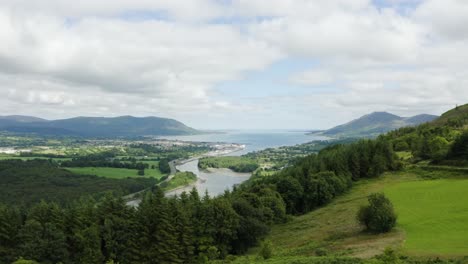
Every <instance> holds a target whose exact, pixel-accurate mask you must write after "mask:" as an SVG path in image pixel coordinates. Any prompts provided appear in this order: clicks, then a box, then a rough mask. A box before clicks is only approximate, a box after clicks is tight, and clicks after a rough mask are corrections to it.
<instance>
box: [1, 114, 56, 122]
mask: <svg viewBox="0 0 468 264" xmlns="http://www.w3.org/2000/svg"><path fill="white" fill-rule="evenodd" d="M0 120H1V121H3V120H9V121H12V122H21V123H31V122H46V121H47V120H45V119H42V118H39V117H34V116H22V115H9V116H0Z"/></svg>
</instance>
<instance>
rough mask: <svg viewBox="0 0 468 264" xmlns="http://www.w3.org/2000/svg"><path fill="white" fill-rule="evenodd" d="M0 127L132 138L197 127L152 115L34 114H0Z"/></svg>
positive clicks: (186, 131) (189, 131)
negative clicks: (54, 117) (48, 117)
mask: <svg viewBox="0 0 468 264" xmlns="http://www.w3.org/2000/svg"><path fill="white" fill-rule="evenodd" d="M0 130H3V131H8V132H14V133H34V134H39V135H63V136H84V137H136V136H150V135H151V136H153V135H154V136H156V135H189V134H197V133H199V131H198V130H196V129H194V128H191V127H188V126H186V125H185V124H183V123H182V122H179V121H177V120H175V119H170V118H162V117H156V116H146V117H134V116H128V115H127V116H117V117H86V116H80V117H73V118H65V119H57V120H46V119H42V118H38V117H34V116H19V115H11V116H0Z"/></svg>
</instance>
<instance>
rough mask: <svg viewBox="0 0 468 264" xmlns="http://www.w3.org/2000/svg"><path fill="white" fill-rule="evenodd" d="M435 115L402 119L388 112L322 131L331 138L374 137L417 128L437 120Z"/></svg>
mask: <svg viewBox="0 0 468 264" xmlns="http://www.w3.org/2000/svg"><path fill="white" fill-rule="evenodd" d="M436 118H437V116H434V115H427V114H422V115H417V116H412V117H400V116H397V115H394V114H390V113H387V112H374V113H371V114H368V115H365V116H362V117H360V118H358V119H355V120H352V121H350V122H348V123H346V124H343V125H339V126H336V127H334V128H331V129H328V130H325V131H322V132H321V134H323V135H326V136H331V137H373V136H377V135H379V134H382V133H385V132H388V131H391V130H394V129H397V128H401V127H406V126H416V125H419V124H422V123H426V122H430V121H432V120H434V119H436Z"/></svg>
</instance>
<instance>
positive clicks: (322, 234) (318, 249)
mask: <svg viewBox="0 0 468 264" xmlns="http://www.w3.org/2000/svg"><path fill="white" fill-rule="evenodd" d="M467 178H468V175H467V173H466V172H465V171H450V170H447V171H442V170H437V171H428V170H426V169H421V168H411V169H407V170H403V171H400V172H392V173H385V174H384V175H383V176H381V177H379V178H377V179H370V180H361V181H359V182H356V183H355V184H354V186H353V188H351V190H350V191H349V192H347V193H346V194H344V195H342V196H340V197H337V198H336V199H334V200H333V201H332V202H331V203H329V204H328V205H326V206H324V207H321V208H318V209H316V210H314V211H312V212H310V213H308V214H305V215H301V216H294V217H291V219H290V221H288V222H287V223H285V224H280V225H274V226H273V227H272V230H271V233H270V234H269V235H268V237H267V239H269V240H270V241H272V244H273V252H274V257H273V259H272V260H269V261H266V262H265V263H291V262H293V261H295V260H296V258H297V259H302V258H303V259H304V261H305V262H304V263H313V262H307V258H310V257H314V256H317V255H323V254H326V255H328V256H336V257H342V256H346V257H358V258H371V257H374V256H376V255H379V254H382V253H383V252H384V250H385V249H386V248H388V247H390V248H394V249H397V250H403V252H404V253H406V254H410V255H415V256H423V257H425V256H447V257H451V256H454V257H458V256H459V255H462V254H465V255H467V254H468V248H467V247H465V248H464V249H463V248H461V247H460V246H462V245H467V244H468V241H467V239H468V237H467V236H466V235H467V232H466V230H468V219H467V218H465V217H466V216H468V204H467V205H466V206H465V205H463V201H467V200H468V194H466V195H465V194H463V195H462V193H461V192H463V190H468V180H465V179H467ZM407 184H408V185H407ZM434 184H435V185H437V188H435V187H436V186H432V187H434V188H432V189H438V188H439V187H440V188H441V189H440V190H438V191H434V192H433V194H432V195H430V196H431V197H432V198H431V199H433V201H431V200H428V201H427V202H425V201H422V202H424V203H423V204H422V205H421V210H423V212H425V213H427V214H421V215H420V216H421V217H426V219H425V220H424V219H421V218H417V219H411V217H414V216H407V215H405V214H404V211H402V210H404V209H400V206H401V205H400V204H401V203H403V204H405V203H406V204H407V206H408V207H407V208H406V207H405V208H406V210H407V211H406V212H411V211H413V212H417V208H418V207H419V206H420V205H419V202H418V201H421V200H424V199H425V198H427V197H425V196H424V195H425V194H424V193H425V192H424V191H425V190H427V188H429V186H431V185H434ZM457 184H460V186H459V187H456V185H457ZM401 186H403V189H402V193H401V195H399V196H398V195H397V198H395V197H394V196H395V194H394V193H393V192H397V191H398V190H399V188H400V187H401ZM405 186H408V187H405ZM417 186H421V187H420V188H421V190H420V191H417V190H416V191H415V195H417V194H419V195H423V196H421V197H419V198H417V196H415V197H413V196H409V195H408V194H407V193H406V192H411V188H412V187H417ZM425 188H426V189H425ZM384 191H387V192H389V196H390V198H391V200H392V201H393V200H394V199H395V201H393V202H394V203H395V205H396V210H397V212H398V213H399V219H398V225H397V228H395V229H394V230H393V231H391V232H389V233H387V234H380V235H374V234H370V233H367V232H364V230H363V227H362V226H360V225H359V223H358V221H357V220H356V214H357V211H358V210H359V208H360V206H361V205H363V204H366V203H367V196H368V195H369V194H371V193H375V192H384ZM403 192H404V193H403ZM448 192H453V193H452V194H449V195H446V196H445V197H444V195H443V194H445V193H448ZM465 192H466V191H465ZM467 193H468V192H467ZM398 197H399V198H398ZM409 197H411V198H409ZM413 198H414V199H417V200H414V201H408V202H407V201H405V200H404V199H413ZM399 199H401V200H399ZM438 199H439V200H440V202H437V200H438ZM432 203H434V205H437V204H438V205H437V206H434V207H433V208H432V209H431V207H430V205H431V204H432ZM444 204H450V205H449V206H448V207H447V208H446V209H444V210H442V209H441V208H440V207H442V206H443V205H444ZM431 210H433V211H431ZM438 212H441V213H443V214H448V215H446V216H440V218H434V220H431V219H430V218H429V219H427V217H436V215H437V214H438ZM408 217H410V219H408ZM449 219H452V222H450V221H449ZM423 220H424V221H423ZM414 221H416V222H414ZM435 221H436V222H437V223H439V225H440V226H438V227H437V226H436V227H435V228H436V229H437V230H439V231H440V232H441V233H437V232H439V231H437V232H436V233H434V232H433V230H431V228H430V227H431V223H434V222H435ZM452 225H453V226H452ZM418 226H421V228H422V229H420V230H419V229H418ZM448 226H450V228H448ZM451 229H452V230H451ZM413 230H414V231H413ZM418 232H419V233H418ZM443 232H447V234H445V235H443V234H442V233H443ZM457 232H458V234H455V233H457ZM423 233H424V234H427V235H426V236H425V237H424V236H423V237H421V238H420V239H423V240H426V241H429V240H430V239H431V238H432V240H437V239H439V235H440V238H442V239H441V240H440V241H439V242H437V243H440V245H441V247H442V248H437V247H433V246H432V245H431V244H422V243H423V242H418V239H419V238H417V237H418V236H419V234H423ZM457 236H458V237H457ZM463 236H465V237H467V238H465V237H463ZM413 239H416V240H415V241H414V242H411V241H412V240H413ZM406 240H408V242H407V243H405V241H406ZM413 243H416V245H417V244H420V245H422V246H423V247H424V248H425V250H424V251H418V250H416V249H417V248H413V246H412V245H413ZM444 243H445V245H446V246H445V247H446V248H445V249H443V247H444V246H443V245H442V244H444ZM450 247H454V249H453V250H451V251H450ZM258 252H259V248H253V249H252V250H251V251H250V252H249V254H248V256H245V257H240V258H238V259H237V260H236V261H235V262H234V263H250V262H249V261H251V260H253V259H255V258H256V257H257V256H258ZM444 252H445V253H444ZM282 260H284V261H282ZM309 261H312V259H310V260H309ZM252 263H257V262H256V261H254V262H252ZM259 263H263V262H259ZM298 263H302V262H300V261H299V262H298Z"/></svg>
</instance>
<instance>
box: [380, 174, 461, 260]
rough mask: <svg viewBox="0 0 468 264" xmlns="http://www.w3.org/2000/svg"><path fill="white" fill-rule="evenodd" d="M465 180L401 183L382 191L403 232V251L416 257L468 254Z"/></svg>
mask: <svg viewBox="0 0 468 264" xmlns="http://www.w3.org/2000/svg"><path fill="white" fill-rule="evenodd" d="M467 190H468V180H454V179H439V180H431V181H416V182H404V183H400V184H397V185H395V186H392V187H388V188H385V193H386V194H387V196H388V197H389V198H390V199H391V201H392V202H393V203H394V206H395V209H396V212H397V214H398V216H399V218H398V226H399V227H401V228H402V229H404V230H405V232H406V236H407V238H406V242H405V244H404V247H403V248H404V251H406V252H408V253H409V254H416V255H433V254H435V255H450V256H453V255H467V254H468V247H467V245H468V233H467V230H468V203H467V201H468V192H467Z"/></svg>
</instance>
